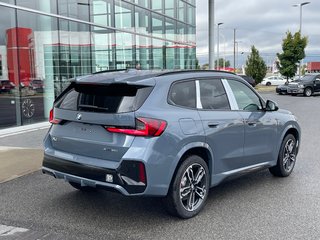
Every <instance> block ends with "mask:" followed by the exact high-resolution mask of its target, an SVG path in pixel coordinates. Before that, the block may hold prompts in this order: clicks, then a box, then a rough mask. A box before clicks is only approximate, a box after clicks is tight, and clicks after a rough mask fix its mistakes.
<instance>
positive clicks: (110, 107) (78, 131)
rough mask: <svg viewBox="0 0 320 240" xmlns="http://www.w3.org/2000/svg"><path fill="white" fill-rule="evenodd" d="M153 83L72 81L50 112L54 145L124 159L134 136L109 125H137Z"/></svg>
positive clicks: (64, 150) (96, 156) (92, 155)
mask: <svg viewBox="0 0 320 240" xmlns="http://www.w3.org/2000/svg"><path fill="white" fill-rule="evenodd" d="M152 89H153V86H148V85H141V84H131V83H130V84H128V83H111V84H101V83H99V84H92V83H76V82H74V83H72V84H71V85H70V86H69V87H68V88H67V89H66V90H65V91H64V92H63V93H62V94H61V95H60V96H59V97H58V98H57V100H56V101H55V104H54V108H53V110H52V112H51V114H50V121H51V122H52V123H54V124H53V126H52V128H51V130H50V137H51V142H52V146H53V148H54V149H56V150H60V151H63V152H67V153H73V154H77V155H82V156H88V157H93V158H99V159H105V160H110V161H120V160H121V158H122V157H123V155H124V154H125V153H126V151H127V150H128V148H129V147H130V146H131V144H132V142H133V140H134V136H130V135H127V134H119V133H113V132H111V131H108V130H107V128H108V127H121V128H127V129H134V128H135V127H136V118H135V111H136V110H137V109H138V108H140V107H141V105H142V104H143V103H144V101H145V100H146V98H147V97H148V96H149V94H150V92H151V91H152Z"/></svg>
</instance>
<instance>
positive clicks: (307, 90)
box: [303, 87, 312, 97]
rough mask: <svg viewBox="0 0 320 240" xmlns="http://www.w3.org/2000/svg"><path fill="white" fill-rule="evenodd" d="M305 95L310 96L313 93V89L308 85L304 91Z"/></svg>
mask: <svg viewBox="0 0 320 240" xmlns="http://www.w3.org/2000/svg"><path fill="white" fill-rule="evenodd" d="M303 95H304V96H306V97H310V96H311V95H312V89H311V88H309V87H307V88H306V89H305V90H304V91H303Z"/></svg>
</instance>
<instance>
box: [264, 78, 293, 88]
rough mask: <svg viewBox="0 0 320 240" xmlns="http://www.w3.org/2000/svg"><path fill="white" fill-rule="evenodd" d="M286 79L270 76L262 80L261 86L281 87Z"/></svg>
mask: <svg viewBox="0 0 320 240" xmlns="http://www.w3.org/2000/svg"><path fill="white" fill-rule="evenodd" d="M286 81H287V79H285V78H283V77H279V76H270V77H267V78H264V79H263V80H262V82H261V84H262V85H266V86H271V85H282V84H285V82H286Z"/></svg>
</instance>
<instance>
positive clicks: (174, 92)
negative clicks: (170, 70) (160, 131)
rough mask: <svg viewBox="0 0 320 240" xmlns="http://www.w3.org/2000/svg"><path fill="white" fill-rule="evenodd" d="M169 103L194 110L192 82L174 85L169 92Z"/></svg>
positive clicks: (194, 92)
mask: <svg viewBox="0 0 320 240" xmlns="http://www.w3.org/2000/svg"><path fill="white" fill-rule="evenodd" d="M169 103H171V104H173V105H177V106H181V107H188V108H196V85H195V82H194V80H191V81H183V82H176V83H174V84H173V85H172V86H171V89H170V91H169Z"/></svg>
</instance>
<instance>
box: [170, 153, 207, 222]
mask: <svg viewBox="0 0 320 240" xmlns="http://www.w3.org/2000/svg"><path fill="white" fill-rule="evenodd" d="M209 178H210V173H209V169H208V166H207V164H206V162H205V161H204V160H203V159H202V158H201V157H199V156H196V155H191V156H188V157H187V158H186V159H185V160H184V161H183V162H182V164H181V165H180V167H179V168H178V170H177V172H176V174H175V176H174V177H173V179H172V182H171V185H170V188H169V192H168V195H167V196H166V197H165V198H164V204H165V206H166V208H167V211H168V212H169V213H170V214H171V215H174V216H177V217H180V218H184V219H187V218H192V217H194V216H195V215H197V214H198V213H199V212H200V211H201V210H202V208H203V207H204V205H205V202H206V200H207V197H208V192H209ZM196 182H197V183H196ZM182 188H185V190H184V191H182V192H181V189H182ZM188 190H189V191H188ZM180 192H181V193H180ZM188 192H189V193H188Z"/></svg>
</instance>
